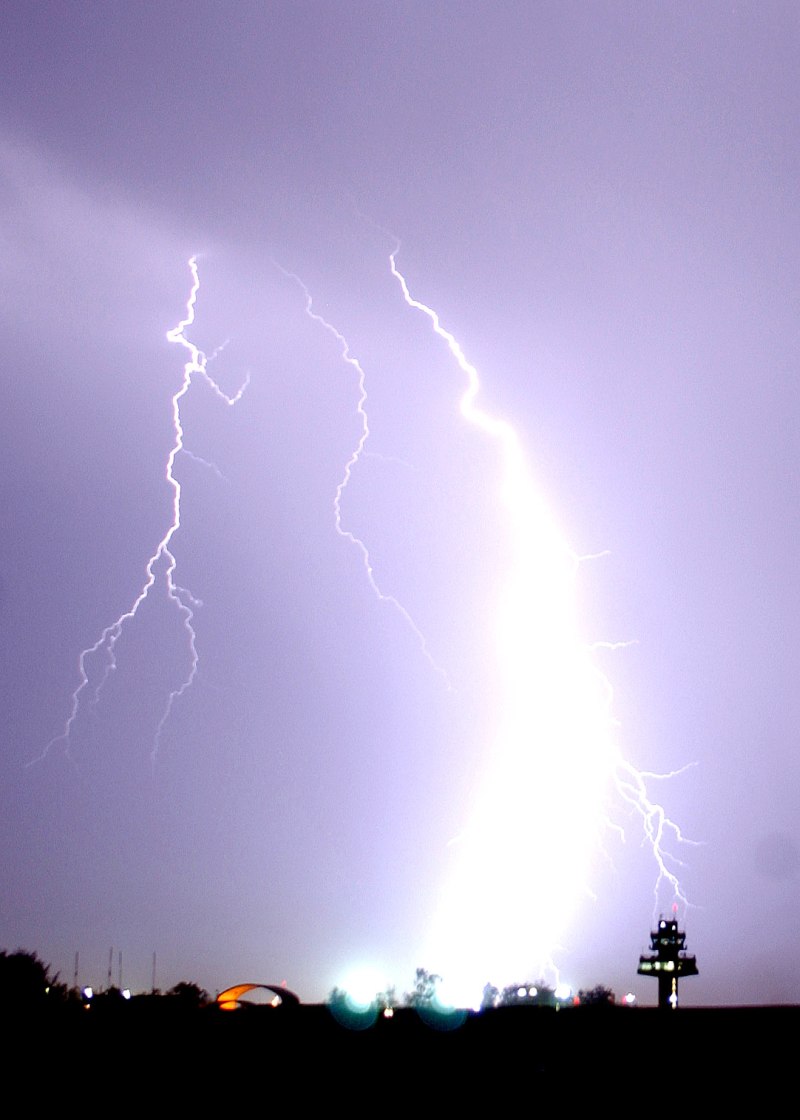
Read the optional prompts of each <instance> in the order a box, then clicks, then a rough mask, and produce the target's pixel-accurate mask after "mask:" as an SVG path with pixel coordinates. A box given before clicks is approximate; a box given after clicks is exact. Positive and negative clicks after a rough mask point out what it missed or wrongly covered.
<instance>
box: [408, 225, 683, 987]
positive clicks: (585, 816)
mask: <svg viewBox="0 0 800 1120" xmlns="http://www.w3.org/2000/svg"><path fill="white" fill-rule="evenodd" d="M398 250H399V245H398V247H397V248H395V250H394V252H392V253H391V255H390V258H389V260H390V267H391V272H392V275H393V276H394V277H395V279H396V280H397V281H398V283H399V284H400V287H401V290H402V293H403V298H404V299H405V301H406V303H407V304H408V306H409V307H411V308H414V309H415V310H417V311H420V312H422V313H423V314H424V315H425V316H427V318H428V319H429V320H430V322H431V324H432V327H433V330H434V332H435V334H436V335H438V337H439V338H441V339H442V340H443V341H444V342H445V343H446V344H447V347H448V349H449V351H450V353H451V355H452V357H453V358H454V359H455V361H456V363H457V365H458V366H459V368H460V369H461V371H462V373H463V374H464V376H465V380H466V389H465V391H464V393H463V396H462V397H461V405H460V407H461V414H462V416H463V417H464V419H465V420H466V421H467V422H468V423H469V424H471V425H473V426H474V427H475V428H476V429H477V430H478V432H479V433H481V434H482V435H483V436H484V437H485V438H487V439H489V440H492V441H493V442H494V443H495V444H496V445H497V449H498V456H499V459H500V465H501V481H500V487H499V496H500V499H501V501H502V504H503V506H504V508H505V512H506V524H507V539H508V549H507V554H508V557H509V559H508V566H507V570H506V571H505V573H504V575H503V576H502V578H501V580H500V582H499V583H498V585H497V587H496V589H495V617H496V629H495V635H494V650H495V656H496V663H497V668H498V673H497V679H498V680H499V681H500V682H501V683H500V686H499V687H500V695H499V696H498V711H499V712H500V713H501V715H500V716H499V717H498V725H497V731H496V735H495V739H494V742H493V743H492V744H491V745H490V750H489V752H488V761H487V765H486V769H485V773H484V774H483V777H482V780H481V782H480V784H479V788H478V791H477V793H476V795H475V799H474V805H473V807H472V811H471V819H470V820H469V823H468V824H467V827H466V829H465V830H464V831H463V833H462V834H461V836H460V837H459V840H458V842H457V843H455V844H453V845H451V849H450V850H451V852H452V855H453V866H452V868H451V871H450V876H449V880H448V882H447V884H446V886H445V889H444V891H443V893H442V901H441V905H440V907H439V911H438V914H437V915H436V917H435V921H434V928H433V932H432V935H431V944H430V947H429V953H430V955H429V957H428V959H430V960H431V962H432V964H433V965H434V966H435V967H436V968H437V969H439V970H441V971H442V972H443V973H446V974H447V975H448V976H449V977H451V978H452V980H453V981H454V982H463V983H464V984H466V983H467V982H468V981H470V982H471V983H472V984H473V986H474V988H475V990H479V986H482V985H483V984H484V983H485V982H486V980H487V979H488V978H491V979H492V980H493V981H494V982H501V983H502V982H507V979H509V978H510V979H513V978H514V977H515V976H517V977H518V976H520V975H525V973H526V972H528V974H530V971H532V970H533V969H536V970H537V971H538V970H541V971H542V974H544V973H545V971H546V970H547V969H548V965H550V964H551V962H552V958H553V954H554V951H555V949H556V947H557V946H558V945H559V944H560V943H561V941H562V939H563V934H564V932H565V930H566V929H567V928H568V925H569V922H570V919H571V918H572V916H573V915H574V913H575V910H576V907H577V905H578V902H579V901H580V899H581V898H582V897H583V896H584V895H585V894H586V893H587V889H588V884H589V881H590V878H591V875H590V871H591V862H592V858H593V856H594V854H595V852H596V850H597V848H598V845H599V840H600V836H601V834H602V832H603V830H604V828H605V827H606V825H607V802H608V798H609V795H610V793H612V791H616V793H617V794H618V795H620V796H621V797H622V798H623V800H624V801H625V802H627V803H628V805H630V806H632V807H633V808H635V809H636V810H637V812H638V813H639V814H640V817H641V819H642V821H643V825H644V831H645V834H646V836H647V838H648V840H649V842H650V847H651V849H652V851H653V854H654V856H655V860H656V868H657V882H656V888H655V890H656V896H658V891H659V888H660V886H661V883H662V882H663V881H665V880H666V881H667V883H668V886H669V888H670V889H671V890H672V892H673V894H674V895H675V896H677V897H679V898H680V899H682V900H683V894H682V893H681V889H680V885H679V883H678V880H677V877H676V875H675V874H674V873H673V872H672V871H671V870H670V869H669V867H668V865H667V863H666V862H665V860H666V856H665V851H664V846H663V843H664V833H665V830H666V829H671V830H673V833H674V835H675V836H677V838H678V839H679V840H680V839H682V837H681V836H680V833H679V832H678V830H677V828H675V826H674V825H673V824H672V822H670V821H669V820H668V818H667V817H666V816H665V814H664V811H663V809H661V807H660V806H658V805H656V804H654V803H652V802H651V801H650V799H649V797H648V794H647V789H646V785H645V777H646V776H645V775H642V774H641V773H639V772H638V771H636V770H635V769H634V768H633V767H632V766H630V765H629V764H628V763H627V762H626V761H625V760H624V758H623V757H622V754H621V752H620V750H619V747H618V745H617V743H616V735H615V732H616V725H615V720H614V718H613V715H612V711H611V699H612V690H611V687H610V684H609V682H608V680H607V679H606V677H605V676H604V675H603V673H602V672H601V671H600V670H599V668H598V667H597V665H596V664H595V661H594V652H595V648H596V643H592V642H590V641H588V640H587V638H586V637H585V636H584V635H583V634H582V632H581V629H580V626H579V622H578V617H577V611H576V594H575V581H576V574H577V572H578V569H579V566H580V558H579V557H578V556H576V555H575V553H574V552H573V551H572V550H571V549H570V548H569V546H568V544H567V543H566V540H565V538H564V536H563V534H562V532H561V530H560V528H559V526H558V524H557V522H556V519H555V518H554V517H553V515H552V513H551V511H550V509H549V508H548V506H547V504H546V502H545V501H544V499H543V496H542V495H541V493H540V492H539V490H538V489H537V486H536V485H535V482H534V480H533V477H532V475H531V473H530V470H529V468H528V464H527V462H526V459H525V455H524V453H523V450H522V447H521V445H520V441H519V437H518V436H517V433H516V432H515V431H514V429H513V428H512V426H511V425H510V424H508V423H507V422H506V421H504V420H500V419H497V418H495V417H493V416H491V415H489V413H487V412H485V411H484V410H483V409H482V408H480V407H479V406H478V404H477V398H478V392H479V388H480V383H479V378H478V372H477V370H476V368H475V367H474V366H473V365H472V364H471V363H470V362H469V361H468V360H467V358H466V356H465V354H464V352H463V350H462V349H461V345H460V344H459V342H458V341H457V340H456V338H455V337H454V336H453V335H452V334H451V333H450V332H449V331H447V330H445V329H444V328H443V327H442V325H441V322H440V320H439V316H438V314H437V313H436V312H435V311H434V310H433V309H432V308H430V307H428V306H426V305H425V304H424V303H421V302H420V301H418V300H416V299H414V298H413V296H412V295H411V293H410V290H409V287H408V284H407V282H406V280H405V277H404V276H403V275H402V274H401V273H400V272H399V271H398V269H397V265H396V257H397V253H398ZM520 795H523V797H522V799H521V798H520Z"/></svg>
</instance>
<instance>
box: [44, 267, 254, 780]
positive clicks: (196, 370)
mask: <svg viewBox="0 0 800 1120" xmlns="http://www.w3.org/2000/svg"><path fill="white" fill-rule="evenodd" d="M189 269H190V271H191V275H192V286H191V290H190V293H189V298H188V300H187V303H186V315H185V317H184V318H183V319H182V320H181V321H180V322H179V323H178V325H177V326H176V327H173V328H172V329H171V330H169V331H167V340H168V341H169V342H172V343H176V344H177V345H179V346H182V347H183V348H184V349H185V350H186V351H187V353H188V358H187V360H186V362H185V363H184V366H183V376H182V379H181V383H180V386H179V388H178V389H177V390H176V392H175V393H173V395H172V399H171V412H172V431H173V435H174V440H173V443H172V446H171V447H170V449H169V453H168V455H167V458H166V463H165V468H164V475H165V479H166V482H167V485H168V486H169V487H170V489H171V490H172V520H171V521H170V524H169V526H168V528H167V530H166V532H165V533H164V535H163V537H162V538H161V540H160V541H159V542H158V544H157V545H156V548H155V551H154V552H153V554H152V555H151V556H150V558H149V560H148V561H147V564H146V565H145V580H144V583H143V585H142V588H141V590H140V591H139V593H138V595H137V596H136V598H135V599H134V600H133V603H132V604H131V606H130V607H129V608H128V610H127V611H125V612H123V614H121V615H120V616H119V617H118V618H117V619H115V621H114V622H112V623H111V624H110V625H109V626H107V627H106V628H105V629H104V630H103V632H102V633H101V634H100V637H99V638H98V639H97V641H96V642H95V643H94V645H91V646H88V647H87V648H86V649H84V650H82V651H81V654H80V657H79V658H78V675H79V677H80V681H79V683H78V686H77V688H76V689H75V691H74V692H73V693H72V704H71V708H70V712H69V715H68V717H67V720H66V723H65V725H64V729H63V731H62V732H61V733H60V734H59V735H56V736H55V737H54V738H53V739H51V740H50V742H49V743H48V744H47V746H46V747H45V749H44V752H43V754H42V756H41V757H42V758H44V756H45V755H46V754H47V753H48V751H49V750H50V748H51V747H53V746H54V745H55V744H56V743H63V744H64V748H65V752H66V754H67V755H68V756H69V754H70V751H69V746H70V737H71V734H72V730H73V728H74V726H75V721H76V719H77V718H78V714H79V712H80V709H81V703H82V697H83V694H84V692H85V691H86V690H87V689H88V688H89V686H90V684H91V680H92V675H91V668H90V666H91V663H92V661H93V659H94V658H95V656H96V655H99V656H102V658H103V659H104V668H103V670H102V672H101V673H100V674H99V677H98V679H97V680H96V683H95V685H94V687H93V689H92V698H91V705H92V706H93V705H95V704H97V702H98V701H99V699H100V694H101V693H102V690H103V687H104V685H105V684H106V682H107V680H108V678H109V676H110V674H111V673H112V672H113V671H114V670H115V669H116V667H117V660H116V646H117V642H118V641H119V639H120V636H121V634H122V631H123V628H124V626H125V624H126V623H128V622H131V621H132V620H133V619H134V618H135V617H136V614H137V612H138V610H139V608H140V607H141V605H142V603H144V601H145V599H147V597H148V596H149V594H150V591H151V590H152V588H153V587H154V586H155V584H156V581H157V580H159V579H160V580H161V581H162V584H163V588H164V591H165V593H166V596H167V598H168V599H169V600H170V602H171V603H172V604H173V605H174V607H175V609H176V610H177V612H178V614H179V616H180V618H181V622H182V625H183V628H184V630H185V632H186V641H187V646H188V651H189V669H188V671H187V674H186V676H185V677H184V679H183V681H182V682H181V683H180V684H179V685H178V686H177V687H176V688H173V689H171V690H170V692H169V694H168V696H167V699H166V702H165V704H164V709H163V711H162V714H161V718H160V719H159V721H158V724H157V726H156V731H155V737H154V741H153V750H152V752H151V757H152V759H153V760H154V761H155V758H156V755H157V754H158V749H159V746H160V742H161V735H162V733H163V731H164V727H165V725H166V723H167V720H168V719H169V717H170V714H171V712H172V709H173V705H174V703H175V701H176V700H177V699H179V698H180V697H181V696H183V694H184V693H185V692H186V690H187V689H188V688H190V687H191V685H192V684H193V682H194V680H195V678H196V676H197V670H198V665H199V656H198V652H197V635H196V633H195V629H194V626H193V619H194V612H195V609H196V608H197V607H199V606H201V603H200V600H199V599H196V598H195V597H194V596H193V595H192V593H191V592H190V591H189V590H188V589H187V588H186V587H182V586H181V585H180V584H179V583H178V582H177V580H176V578H175V574H176V569H177V560H176V557H175V553H174V552H173V551H172V544H173V539H174V537H175V535H176V534H177V532H178V530H179V529H180V527H181V494H182V491H181V483H180V481H179V479H178V478H177V476H176V475H175V461H176V459H177V457H178V455H179V454H180V453H181V452H185V453H187V454H191V453H190V452H187V451H186V448H185V446H184V429H183V422H182V419H181V402H182V401H183V399H184V398H185V397H186V395H187V393H188V392H189V390H190V389H191V387H192V385H193V383H194V380H195V378H196V377H199V378H201V379H202V380H203V381H204V382H205V383H206V385H207V386H208V387H209V388H210V389H211V390H212V391H213V393H214V394H215V395H216V396H217V397H218V398H219V399H220V400H221V401H222V402H223V403H224V404H226V405H229V406H231V407H232V406H233V405H235V404H236V403H237V402H238V401H239V400H240V399H241V397H242V394H243V393H244V391H245V389H246V388H247V385H248V383H249V380H250V377H249V374H248V375H247V376H246V378H245V380H244V382H243V383H242V385H241V387H240V388H239V389H238V390H237V392H236V393H234V394H233V395H232V396H230V395H228V394H227V393H225V392H224V390H223V389H221V388H220V386H219V385H218V384H217V382H216V381H215V380H214V378H213V377H211V375H210V374H209V372H208V363H209V362H210V361H211V360H212V358H213V357H215V356H216V354H218V353H219V352H220V350H222V348H223V346H224V345H225V343H223V346H220V347H218V348H217V349H216V350H215V351H214V353H213V354H212V355H211V356H207V355H206V354H204V353H203V351H202V350H200V349H199V348H198V347H197V346H195V344H194V343H193V342H190V341H189V339H188V338H187V337H186V333H185V332H186V329H187V327H191V326H192V325H193V323H194V321H195V309H196V305H197V294H198V292H199V290H200V275H199V272H198V268H197V258H196V257H192V258H191V259H190V260H189ZM35 761H38V760H35Z"/></svg>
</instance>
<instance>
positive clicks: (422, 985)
mask: <svg viewBox="0 0 800 1120" xmlns="http://www.w3.org/2000/svg"><path fill="white" fill-rule="evenodd" d="M441 980H442V978H441V976H438V975H437V974H436V973H435V972H428V970H427V968H418V969H417V971H416V973H415V976H414V987H413V988H412V989H411V991H410V992H406V995H405V1003H406V1005H407V1006H408V1007H424V1006H426V1005H427V1004H430V1003H433V999H434V996H435V995H436V988H437V987H438V985H439V984H440V983H441Z"/></svg>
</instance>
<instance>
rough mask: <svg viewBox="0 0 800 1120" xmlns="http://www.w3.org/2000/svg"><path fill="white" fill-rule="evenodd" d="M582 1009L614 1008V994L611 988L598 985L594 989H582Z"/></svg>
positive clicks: (580, 999)
mask: <svg viewBox="0 0 800 1120" xmlns="http://www.w3.org/2000/svg"><path fill="white" fill-rule="evenodd" d="M578 1000H579V1003H580V1006H581V1007H613V1005H614V993H613V992H612V991H611V989H610V988H606V987H604V986H603V985H602V984H597V985H596V986H595V987H594V988H588V989H587V990H585V991H584V990H583V989H581V990H580V991H579V992H578Z"/></svg>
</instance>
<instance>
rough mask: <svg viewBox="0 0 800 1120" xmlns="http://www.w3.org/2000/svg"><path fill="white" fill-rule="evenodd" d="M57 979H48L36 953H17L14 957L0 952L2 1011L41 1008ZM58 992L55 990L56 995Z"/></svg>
mask: <svg viewBox="0 0 800 1120" xmlns="http://www.w3.org/2000/svg"><path fill="white" fill-rule="evenodd" d="M57 979H58V977H52V979H51V977H50V965H48V964H45V963H44V961H41V960H40V959H39V957H38V956H37V955H36V953H29V952H27V951H26V950H24V949H17V951H16V952H15V953H7V952H6V951H5V950H3V951H2V952H0V1002H1V1003H2V1004H3V1005H5V1006H6V1007H8V1006H9V1004H16V1005H18V1006H21V1007H33V1006H41V1005H42V1004H43V1003H44V1002H45V1000H46V999H47V997H48V992H49V989H50V987H51V985H52V984H55V982H56V980H57ZM60 991H61V989H60V988H59V992H60Z"/></svg>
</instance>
